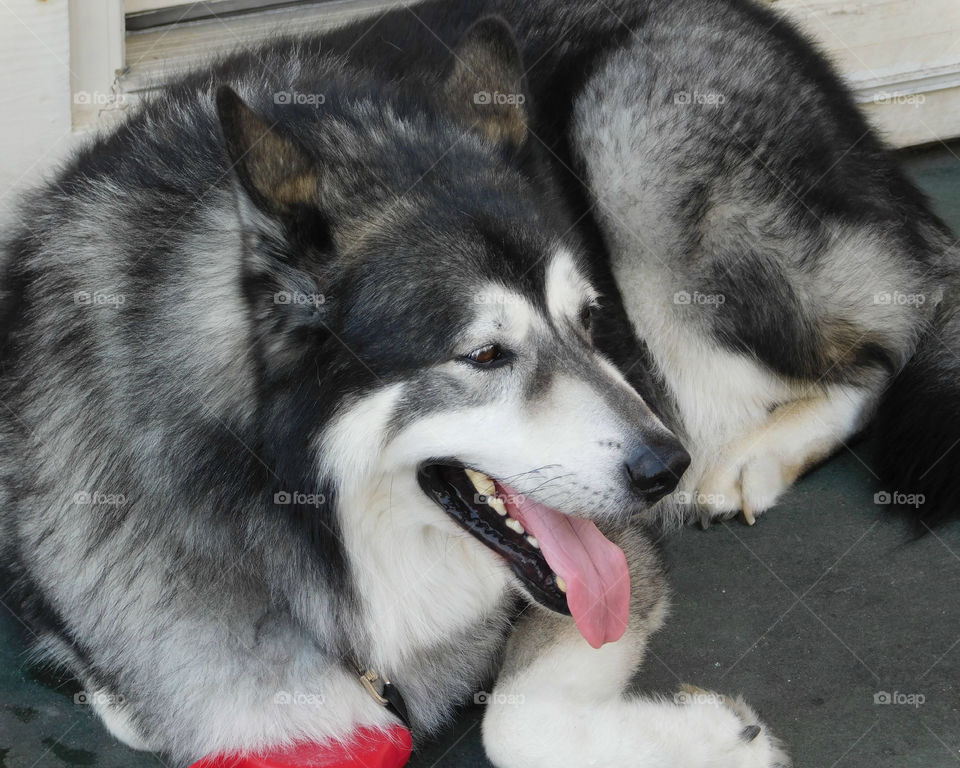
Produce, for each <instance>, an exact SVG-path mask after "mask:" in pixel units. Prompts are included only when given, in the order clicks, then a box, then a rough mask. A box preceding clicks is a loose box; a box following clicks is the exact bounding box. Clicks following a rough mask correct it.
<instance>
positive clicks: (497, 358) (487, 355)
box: [464, 344, 507, 368]
mask: <svg viewBox="0 0 960 768" xmlns="http://www.w3.org/2000/svg"><path fill="white" fill-rule="evenodd" d="M464 359H465V360H467V361H469V362H471V363H473V364H474V365H476V366H479V367H481V368H490V367H492V366H494V365H496V364H497V363H499V362H503V361H505V360H506V359H507V355H506V353H505V351H504V350H503V348H502V347H501V346H500V345H499V344H487V345H486V346H485V347H480V348H479V349H475V350H473V352H471V353H470V354H469V355H465V356H464Z"/></svg>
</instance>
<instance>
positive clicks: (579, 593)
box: [218, 20, 689, 645]
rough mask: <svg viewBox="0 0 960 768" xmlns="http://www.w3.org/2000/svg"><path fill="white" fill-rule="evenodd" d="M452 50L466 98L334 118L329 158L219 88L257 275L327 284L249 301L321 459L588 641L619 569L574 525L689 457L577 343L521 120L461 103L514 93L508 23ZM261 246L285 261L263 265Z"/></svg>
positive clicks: (599, 633) (591, 309)
mask: <svg viewBox="0 0 960 768" xmlns="http://www.w3.org/2000/svg"><path fill="white" fill-rule="evenodd" d="M460 48H461V50H460V55H459V56H458V57H457V59H456V62H457V63H456V64H455V65H454V67H453V71H452V73H451V74H450V75H449V77H448V80H447V86H446V94H445V95H444V97H443V99H444V100H445V101H447V102H450V101H453V102H456V101H457V98H458V97H457V94H459V97H461V102H463V103H465V104H467V105H468V106H467V107H466V109H467V110H468V111H469V112H470V115H468V118H469V119H468V120H467V123H468V125H467V128H466V129H464V128H462V125H463V121H462V120H461V122H460V124H459V125H460V126H461V128H460V130H459V131H458V130H457V123H456V121H447V122H446V123H444V122H443V121H441V125H440V127H439V128H438V127H437V125H435V124H434V123H432V122H430V121H427V122H425V123H421V124H420V125H416V126H411V124H410V122H409V120H404V119H403V118H400V119H395V114H394V112H393V111H392V110H389V109H388V110H385V111H381V112H380V113H379V115H377V116H375V115H372V114H368V115H367V118H366V121H365V123H366V125H367V129H368V130H370V131H372V132H374V133H375V135H376V138H377V140H376V141H371V142H369V143H366V144H365V143H364V142H363V141H349V140H344V136H343V134H342V133H341V135H340V136H339V137H338V141H339V142H340V144H341V146H340V148H339V150H338V152H331V148H330V147H329V142H330V139H329V136H327V135H325V134H324V133H323V125H322V122H318V123H317V125H316V126H311V127H309V129H304V130H302V131H301V138H300V140H299V141H298V142H294V141H291V140H289V139H287V138H284V137H283V136H282V135H281V134H278V133H277V132H275V131H273V130H272V129H271V128H269V127H268V126H267V122H266V121H265V120H263V119H261V118H260V117H258V116H257V115H256V114H254V113H253V112H252V111H250V110H249V109H248V108H246V106H245V105H243V103H242V102H240V101H239V99H238V98H237V97H236V96H235V95H233V94H232V93H229V92H228V93H221V94H220V98H219V104H218V106H219V111H220V116H221V121H222V123H223V125H224V132H225V135H226V137H227V142H228V146H229V148H230V151H231V154H232V156H233V157H234V158H235V162H236V164H237V167H238V176H239V179H240V181H241V183H242V186H243V189H244V190H245V193H246V195H247V197H248V202H250V203H252V206H250V210H251V211H252V213H251V214H250V218H251V220H256V221H257V222H259V223H258V224H257V226H258V228H259V229H260V230H261V237H260V241H261V242H260V244H259V250H258V253H257V254H256V256H255V257H254V258H253V261H254V262H255V264H254V267H253V272H257V271H258V270H259V272H260V273H261V274H262V273H267V274H269V275H270V280H272V281H273V282H272V283H271V285H272V286H273V287H274V288H277V289H282V290H283V291H285V292H286V294H287V295H296V294H297V293H299V294H301V295H302V296H305V297H309V296H313V295H319V296H322V297H323V300H322V301H315V302H313V303H312V304H311V302H309V301H305V302H299V301H291V302H289V303H288V304H287V306H284V307H280V308H278V307H276V306H273V307H269V306H266V305H265V304H264V305H260V306H259V308H257V305H256V302H254V305H255V308H256V312H255V321H256V323H258V325H259V326H260V327H261V328H263V329H264V330H263V331H262V333H261V339H262V340H265V341H264V342H263V345H264V347H266V348H267V353H266V354H267V356H268V357H269V358H270V359H271V361H272V362H271V363H269V365H271V366H273V367H275V369H276V370H275V372H274V374H273V375H275V376H277V377H281V378H282V376H283V375H284V370H285V366H286V368H287V369H289V371H301V374H299V375H302V371H303V370H304V369H303V367H302V362H303V360H304V359H307V360H311V361H312V362H313V363H314V365H315V367H316V371H317V372H316V376H317V377H318V378H320V377H324V376H325V377H326V380H327V381H328V382H329V384H328V386H329V387H330V388H331V389H332V390H333V391H334V397H335V398H336V399H338V402H339V403H340V405H339V407H338V409H337V410H338V412H339V414H340V415H332V416H331V419H330V421H329V422H328V423H326V424H323V425H316V427H317V430H318V433H319V434H320V438H319V443H320V446H321V448H320V453H321V455H322V456H323V457H324V458H323V464H324V466H323V470H322V471H325V472H327V473H328V474H330V475H333V476H334V477H335V480H336V482H337V483H338V484H339V485H341V486H350V485H353V486H361V485H362V486H366V487H378V486H383V485H386V486H392V484H393V483H394V482H395V481H397V479H398V478H399V479H400V481H401V482H400V483H399V485H400V486H401V487H403V488H405V489H406V488H413V489H416V490H415V491H414V492H417V493H420V494H422V496H423V502H424V503H423V504H422V505H419V506H417V505H414V508H415V509H418V511H417V512H416V513H415V514H416V515H418V516H419V518H418V520H416V521H410V522H411V523H414V522H415V523H419V524H422V525H425V526H433V527H437V528H440V529H441V530H443V529H444V528H445V527H446V528H453V526H458V527H461V528H464V529H466V530H467V531H468V532H469V533H471V534H472V535H473V536H475V537H476V538H477V539H478V540H479V542H481V543H482V544H483V545H486V546H487V547H489V548H490V549H492V550H493V551H494V552H496V553H497V554H498V555H500V556H501V557H502V558H504V560H505V561H506V562H507V563H508V565H509V566H510V567H511V568H512V570H513V572H514V573H515V574H516V575H517V577H518V578H519V580H520V582H521V584H522V585H523V587H524V588H525V589H526V591H527V592H528V593H529V594H530V595H531V596H532V597H533V598H534V599H536V600H537V601H539V602H540V603H542V604H544V605H546V606H548V607H550V608H552V609H554V610H558V611H563V612H570V613H572V614H573V615H574V617H575V619H576V620H577V623H578V626H580V628H581V631H583V633H584V635H585V636H586V637H587V639H588V640H589V641H590V642H591V643H593V644H594V645H600V644H602V643H603V642H606V641H609V640H614V639H616V638H617V637H619V636H620V634H622V632H623V630H624V629H625V626H626V614H627V609H628V604H629V576H628V574H627V566H626V562H625V559H624V556H623V553H622V552H621V551H620V550H619V549H618V548H617V547H616V546H614V545H613V544H612V543H610V542H609V541H608V540H607V539H606V538H605V537H604V536H603V535H602V534H601V533H600V532H599V531H598V529H597V528H596V526H595V525H594V524H593V522H592V520H603V519H615V518H619V519H625V518H626V517H627V516H629V515H631V514H632V513H634V512H637V511H639V510H642V509H644V508H646V507H647V506H649V505H650V504H652V503H653V502H655V501H656V500H658V499H659V498H661V497H662V496H663V495H665V494H666V493H668V492H669V491H671V490H672V489H673V488H674V487H675V486H676V484H677V482H678V481H679V478H680V476H681V475H682V473H683V471H684V470H685V469H686V466H687V464H688V463H689V457H688V456H687V454H686V452H685V451H684V450H683V448H682V447H681V446H680V444H679V443H678V441H677V440H676V438H675V437H674V436H673V435H672V434H671V433H670V432H669V431H668V430H667V429H666V428H665V427H664V426H663V424H662V423H661V422H660V421H659V420H658V419H657V417H656V416H655V415H654V414H653V413H652V412H651V411H650V409H649V408H648V407H647V405H646V404H645V403H644V402H643V400H642V399H641V397H640V396H639V395H638V394H637V393H636V392H635V391H634V390H633V389H632V388H631V387H630V386H629V384H628V383H627V382H626V381H625V379H624V377H623V376H622V375H621V374H620V372H619V371H618V370H617V369H616V368H615V367H614V366H613V365H612V364H611V363H610V362H609V361H607V360H606V359H605V358H604V357H603V356H602V355H601V354H600V353H599V352H598V351H597V350H596V349H595V348H594V346H593V343H592V338H591V325H592V318H593V315H594V313H595V312H596V311H597V309H598V307H599V303H598V299H599V298H600V297H598V295H597V292H596V290H595V289H594V287H593V286H592V285H591V284H590V282H589V280H588V278H587V276H586V273H585V271H584V270H583V269H582V268H581V266H580V264H579V261H578V256H577V252H576V246H575V245H574V244H572V243H569V242H566V241H565V240H564V237H563V235H564V232H565V229H566V228H568V226H569V225H564V224H563V219H562V217H560V216H558V215H557V214H556V212H554V211H553V210H551V208H550V206H549V205H548V204H547V203H546V201H542V200H540V197H539V196H538V188H537V184H536V181H535V179H533V178H531V175H530V173H529V172H528V170H526V169H524V167H523V164H522V162H520V161H518V160H517V158H518V157H519V156H521V155H522V153H521V152H518V151H517V150H518V149H520V147H521V145H522V144H523V142H524V141H525V136H524V125H525V117H524V115H523V114H522V113H518V112H516V111H509V110H516V109H517V107H516V106H510V107H509V110H508V111H506V112H503V111H501V112H500V113H498V114H494V115H492V116H491V115H489V114H485V113H484V112H482V109H481V111H480V112H477V111H476V109H480V108H482V107H483V106H484V105H482V104H481V105H477V104H476V102H475V100H474V99H473V98H472V94H470V93H469V92H470V91H473V92H476V91H478V90H487V91H491V92H497V91H507V89H509V88H513V89H515V90H516V89H519V88H520V80H521V78H520V76H519V70H518V66H519V65H518V61H517V60H516V59H517V57H516V52H515V46H513V44H512V38H510V36H509V31H507V30H505V28H503V27H502V25H501V24H499V23H498V22H495V21H492V20H488V21H485V22H480V23H479V24H478V25H477V27H475V28H474V30H471V32H469V33H468V35H467V38H466V40H465V41H464V42H463V43H462V44H461V47H460ZM498 62H499V63H498ZM461 69H462V71H461ZM477 72H481V73H484V72H485V73H486V77H487V78H488V79H489V78H492V79H493V83H490V82H488V81H486V80H484V81H483V82H478V81H477V80H476V78H477V77H482V76H483V75H478V74H477ZM495 106H496V105H495ZM498 108H499V107H498ZM462 117H463V115H462V114H461V118H462ZM474 118H475V119H474ZM341 123H342V121H341ZM311 131H313V132H314V133H311ZM391 131H392V134H391ZM311 136H313V137H314V138H311ZM386 136H392V138H391V139H390V140H387V139H385V138H384V137H386ZM354 138H356V137H354ZM391 141H392V142H393V143H392V144H391ZM325 143H326V144H327V145H328V146H327V148H326V156H327V158H328V161H327V162H326V163H324V162H323V160H322V159H321V157H318V150H317V147H319V146H323V145H324V144H325ZM350 147H353V150H352V151H355V152H357V154H356V155H355V156H352V157H351V156H350V152H351V149H350ZM265 243H266V245H264V244H265ZM271 243H274V245H271ZM276 243H280V244H279V245H277V244H276ZM272 252H276V253H282V254H285V257H284V259H285V263H281V264H277V265H275V266H274V267H272V268H269V269H268V268H265V267H264V266H263V264H264V262H268V261H270V258H271V255H270V254H271V253H272ZM254 282H255V281H254ZM298 286H300V287H298ZM270 293H271V291H270V290H266V291H265V295H269V294H270ZM301 304H306V306H302V305H301ZM321 338H322V342H321V341H315V342H311V339H317V340H319V339H321ZM291 340H293V341H291ZM291 361H293V362H291ZM298 361H299V362H298ZM308 370H309V372H310V373H311V374H312V373H313V371H312V370H310V369H309V367H308ZM349 371H352V373H347V372H349ZM324 394H325V396H327V397H330V392H325V393H324ZM343 414H346V416H344V415H343ZM304 427H307V425H304ZM403 481H409V482H403ZM453 530H456V528H453Z"/></svg>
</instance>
